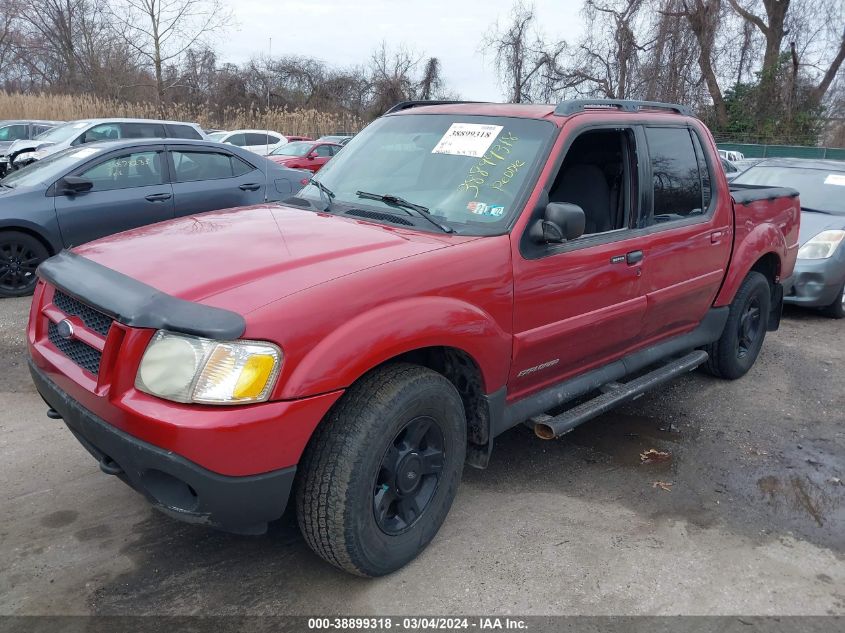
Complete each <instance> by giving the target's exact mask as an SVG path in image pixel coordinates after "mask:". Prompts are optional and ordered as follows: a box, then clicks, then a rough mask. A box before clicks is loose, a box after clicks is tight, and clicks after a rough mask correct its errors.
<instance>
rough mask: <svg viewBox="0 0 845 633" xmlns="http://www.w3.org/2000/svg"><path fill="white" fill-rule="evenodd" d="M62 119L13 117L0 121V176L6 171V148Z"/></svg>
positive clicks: (42, 131) (55, 124)
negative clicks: (44, 119) (42, 119)
mask: <svg viewBox="0 0 845 633" xmlns="http://www.w3.org/2000/svg"><path fill="white" fill-rule="evenodd" d="M62 123H64V121H41V120H32V119H14V120H10V121H0V176H2V175H3V174H4V173H5V172H6V166H7V164H8V163H7V161H6V150H8V149H9V146H10V145H11V144H12V143H14V142H15V141H28V140H30V139H33V138H35V137H36V136H38V135H39V134H43V133H44V132H46V131H47V130H49V129H51V128H54V127H56V126H57V125H61V124H62Z"/></svg>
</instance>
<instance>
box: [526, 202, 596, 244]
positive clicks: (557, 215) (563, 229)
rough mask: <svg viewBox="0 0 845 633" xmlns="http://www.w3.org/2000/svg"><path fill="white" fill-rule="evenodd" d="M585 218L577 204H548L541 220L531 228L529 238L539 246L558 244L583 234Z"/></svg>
mask: <svg viewBox="0 0 845 633" xmlns="http://www.w3.org/2000/svg"><path fill="white" fill-rule="evenodd" d="M585 223H586V218H585V217H584V210H583V209H582V208H581V207H579V206H578V205H577V204H570V203H568V202H550V203H549V204H548V205H546V211H545V213H544V214H543V218H542V219H540V220H537V222H536V223H535V224H534V226H532V227H531V238H532V239H533V240H534V241H535V242H539V243H541V244H549V243H551V244H559V243H561V242H565V241H567V240H574V239H576V238H579V237H581V236H582V235H583V234H584V225H585Z"/></svg>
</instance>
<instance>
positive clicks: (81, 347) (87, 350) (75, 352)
mask: <svg viewBox="0 0 845 633" xmlns="http://www.w3.org/2000/svg"><path fill="white" fill-rule="evenodd" d="M47 338H48V339H49V340H50V342H51V343H52V344H53V345H55V347H56V349H57V350H59V351H60V352H61V353H62V354H64V355H65V356H67V357H68V358H69V359H71V360H72V361H73V362H74V363H76V364H77V365H79V366H80V367H82V369H86V370H88V371H90V372H91V373H92V374H94V375H95V376H96V375H97V374H99V373H100V359H101V358H102V356H103V355H102V353H101V352H100V351H99V350H96V349H94V348H93V347H90V346H89V345H86V344H85V343H83V342H82V341H77V340H73V339H66V338H62V337H61V336H59V328H58V326H57V325H56V324H55V323H50V325H49V326H48V327H47Z"/></svg>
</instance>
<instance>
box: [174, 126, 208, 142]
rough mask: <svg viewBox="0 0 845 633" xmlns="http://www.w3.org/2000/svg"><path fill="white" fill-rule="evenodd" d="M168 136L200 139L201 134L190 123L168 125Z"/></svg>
mask: <svg viewBox="0 0 845 633" xmlns="http://www.w3.org/2000/svg"><path fill="white" fill-rule="evenodd" d="M167 128H168V130H169V131H170V138H190V139H194V140H197V139H199V140H202V136H201V135H200V133H199V132H197V131H196V130H195V129H194V128H192V127H191V126H190V125H168V126H167Z"/></svg>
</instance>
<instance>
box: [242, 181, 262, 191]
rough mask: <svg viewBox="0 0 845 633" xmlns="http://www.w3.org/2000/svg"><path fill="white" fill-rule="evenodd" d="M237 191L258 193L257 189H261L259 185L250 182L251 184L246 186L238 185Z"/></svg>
mask: <svg viewBox="0 0 845 633" xmlns="http://www.w3.org/2000/svg"><path fill="white" fill-rule="evenodd" d="M238 189H240V190H242V191H258V190H259V189H261V185H259V184H257V183H254V182H251V183H249V184H246V185H240V186H239V187H238Z"/></svg>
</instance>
